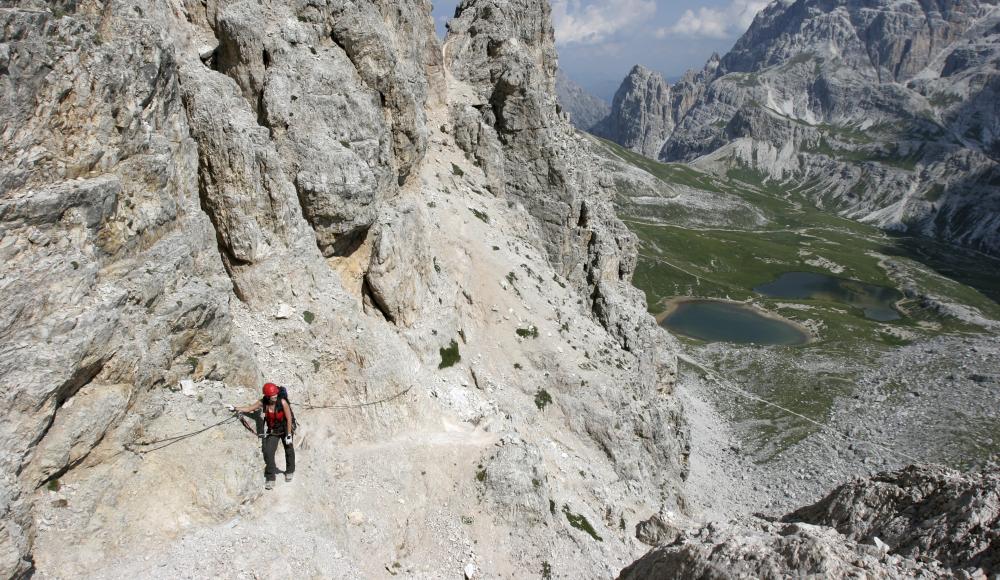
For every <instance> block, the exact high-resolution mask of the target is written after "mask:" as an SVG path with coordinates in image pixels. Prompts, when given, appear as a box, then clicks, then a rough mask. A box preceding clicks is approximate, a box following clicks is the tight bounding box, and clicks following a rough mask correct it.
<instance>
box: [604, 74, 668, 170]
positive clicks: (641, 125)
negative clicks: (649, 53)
mask: <svg viewBox="0 0 1000 580" xmlns="http://www.w3.org/2000/svg"><path fill="white" fill-rule="evenodd" d="M675 123H676V118H675V116H674V110H673V94H672V92H671V90H670V85H669V84H667V82H666V81H665V80H663V77H662V76H661V75H660V73H658V72H654V71H651V70H649V69H647V68H646V67H644V66H641V65H636V66H635V67H633V68H632V71H631V72H629V73H628V75H627V76H626V77H625V80H624V81H622V84H621V86H620V87H618V91H617V92H616V93H615V98H614V100H613V101H612V104H611V114H610V115H608V117H607V118H606V119H605V120H604V121H602V122H601V123H600V124H598V125H597V126H596V127H595V128H594V133H595V134H597V135H600V136H601V137H605V138H607V139H611V140H612V141H614V142H616V143H618V144H619V145H621V146H623V147H626V148H628V149H631V150H633V151H635V152H636V153H640V154H642V155H645V156H646V157H654V158H655V157H656V155H657V154H658V153H659V152H660V149H661V148H662V147H663V143H664V141H666V140H667V137H669V136H670V134H671V133H672V132H673V130H674V125H675Z"/></svg>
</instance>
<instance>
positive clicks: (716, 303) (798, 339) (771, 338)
mask: <svg viewBox="0 0 1000 580" xmlns="http://www.w3.org/2000/svg"><path fill="white" fill-rule="evenodd" d="M660 326H662V327H664V328H666V329H667V330H670V331H671V332H674V333H676V334H681V335H684V336H687V337H689V338H696V339H698V340H703V341H705V342H737V343H753V344H780V345H794V344H805V343H807V342H809V338H810V336H809V332H808V331H806V330H805V329H803V328H802V327H800V326H798V325H796V324H793V323H792V322H789V321H787V320H784V319H782V318H779V317H776V316H767V315H765V314H763V313H761V312H760V311H758V310H757V309H755V308H752V307H750V306H746V305H743V304H739V303H735V302H723V301H721V300H683V301H679V302H674V303H673V304H672V305H671V306H670V309H669V310H668V313H667V315H666V316H665V317H664V318H663V320H662V321H661V322H660Z"/></svg>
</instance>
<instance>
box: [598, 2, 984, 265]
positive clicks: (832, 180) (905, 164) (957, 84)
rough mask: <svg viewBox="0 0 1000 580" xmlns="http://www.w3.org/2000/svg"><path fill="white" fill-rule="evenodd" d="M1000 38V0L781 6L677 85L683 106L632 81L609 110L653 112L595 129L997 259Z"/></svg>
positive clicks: (618, 115) (623, 116) (613, 119)
mask: <svg viewBox="0 0 1000 580" xmlns="http://www.w3.org/2000/svg"><path fill="white" fill-rule="evenodd" d="M998 31H1000V8H998V6H997V3H996V2H994V1H982V0H956V1H948V2H946V1H920V2H918V1H917V0H795V1H787V2H774V3H772V4H770V5H768V6H767V7H766V8H765V9H764V10H762V11H761V12H760V13H759V14H758V15H757V17H756V18H755V20H754V21H753V24H752V25H751V26H750V28H749V29H748V30H747V32H746V33H745V34H744V35H743V36H742V37H741V38H740V39H739V40H738V41H737V43H736V45H735V46H734V47H733V49H732V50H731V51H730V52H729V53H727V54H726V55H725V56H723V57H722V58H721V59H720V60H716V59H714V58H713V59H710V61H709V63H708V64H707V65H706V68H705V69H703V71H702V72H701V73H698V74H690V73H689V74H688V75H687V76H685V77H684V79H682V81H681V82H680V83H678V84H677V85H675V86H674V87H673V91H674V100H675V102H677V101H678V100H679V99H678V96H677V95H678V93H679V92H680V90H679V87H681V86H685V87H687V88H686V89H685V94H686V95H688V96H689V98H690V99H691V100H690V102H687V103H683V102H682V103H681V104H680V105H679V106H675V107H672V108H670V109H667V108H664V107H657V106H655V104H653V103H655V101H653V100H651V99H650V97H649V91H647V90H646V89H645V88H644V87H636V86H635V83H632V82H628V83H627V84H623V89H624V94H623V95H622V97H621V99H619V100H617V102H621V103H632V102H633V101H638V102H640V103H644V104H645V106H635V105H631V108H630V110H632V111H634V110H639V111H647V113H646V114H643V115H638V114H634V113H629V112H626V111H623V110H615V109H614V108H613V109H612V112H611V114H610V115H609V118H608V121H607V122H606V123H604V124H602V125H600V126H599V128H601V129H602V130H603V132H602V134H603V135H604V136H607V137H608V138H610V139H613V140H616V141H617V142H618V143H620V144H622V145H624V146H626V147H630V148H632V149H634V150H635V151H637V152H640V153H643V154H644V155H647V156H650V157H654V158H659V159H661V160H665V161H683V162H694V163H698V164H699V165H700V166H701V167H703V168H706V169H712V170H715V171H727V170H728V169H730V168H749V169H751V170H752V171H755V172H759V173H760V174H761V176H762V179H765V180H774V181H778V182H781V181H786V180H788V181H802V180H816V181H818V182H819V183H820V184H821V185H820V186H819V187H817V188H815V191H816V192H817V195H818V196H821V197H822V198H823V199H824V200H825V203H826V205H827V206H828V207H830V209H833V210H837V211H841V212H843V213H844V214H845V215H849V216H852V217H855V218H858V219H865V220H870V221H872V222H874V223H877V224H879V225H881V226H883V227H886V228H889V229H894V230H905V231H914V232H917V233H920V234H923V235H929V236H937V237H941V238H943V239H946V240H949V241H954V242H959V243H967V244H971V245H973V246H975V247H977V248H980V249H984V250H986V251H989V252H994V253H996V252H1000V235H998V234H997V227H996V224H997V222H998V220H1000V211H997V210H995V209H993V208H994V207H995V206H996V199H997V196H998V192H997V191H996V183H997V174H998V168H997V160H998V159H1000V138H998V136H1000V120H998V119H1000V115H998V111H997V106H996V104H995V103H996V101H997V99H996V96H997V92H998V89H1000V68H998V66H997V63H998V62H1000V32H998ZM651 128H652V129H651ZM650 133H652V134H654V135H655V139H650V138H645V139H643V138H640V137H643V136H647V135H649V134H650ZM657 140H661V141H662V143H663V147H662V148H661V149H660V150H658V151H653V149H654V147H652V146H651V143H655V142H656V141H657ZM956 166H957V167H962V168H963V169H961V170H959V171H956V170H955V167H956ZM831 202H832V203H831ZM973 208H977V209H973ZM984 208H987V209H986V210H985V211H983V209H984Z"/></svg>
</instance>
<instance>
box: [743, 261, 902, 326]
mask: <svg viewBox="0 0 1000 580" xmlns="http://www.w3.org/2000/svg"><path fill="white" fill-rule="evenodd" d="M753 291H754V292H757V293H758V294H762V295H764V296H767V297H769V298H789V299H799V300H829V301H832V302H840V303H843V304H847V305H848V306H853V307H855V308H860V309H862V310H863V311H864V313H865V317H866V318H869V319H871V320H877V321H879V322H888V321H890V320H898V319H899V318H900V316H899V312H898V311H897V310H896V308H895V306H894V304H895V303H896V302H897V301H898V300H900V299H902V298H903V295H902V293H900V292H899V291H898V290H895V289H893V288H887V287H885V286H876V285H874V284H865V283H864V282H860V281H858V280H849V279H847V278H837V277H835V276H828V275H826V274H818V273H815V272H785V273H784V274H782V275H781V276H778V278H777V279H776V280H775V281H773V282H769V283H767V284H763V285H760V286H757V287H756V288H754V289H753Z"/></svg>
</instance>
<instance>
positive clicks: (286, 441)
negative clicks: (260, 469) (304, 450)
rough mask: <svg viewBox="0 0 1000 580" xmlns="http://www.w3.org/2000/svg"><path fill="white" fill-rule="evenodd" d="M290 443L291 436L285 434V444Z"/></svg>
mask: <svg viewBox="0 0 1000 580" xmlns="http://www.w3.org/2000/svg"><path fill="white" fill-rule="evenodd" d="M291 444H292V436H291V435H290V434H289V435H285V445H291Z"/></svg>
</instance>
